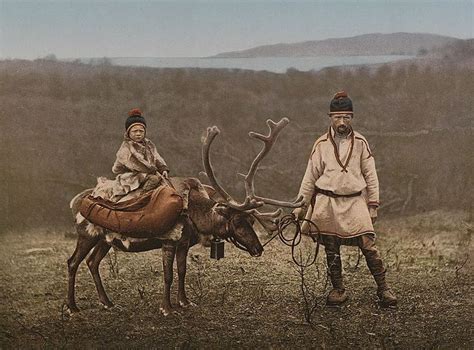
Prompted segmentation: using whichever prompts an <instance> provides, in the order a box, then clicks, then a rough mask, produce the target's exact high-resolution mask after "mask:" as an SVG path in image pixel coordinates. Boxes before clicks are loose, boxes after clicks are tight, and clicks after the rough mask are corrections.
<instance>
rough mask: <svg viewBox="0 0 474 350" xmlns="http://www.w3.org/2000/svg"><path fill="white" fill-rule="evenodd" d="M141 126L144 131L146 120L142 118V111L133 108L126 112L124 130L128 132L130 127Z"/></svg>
mask: <svg viewBox="0 0 474 350" xmlns="http://www.w3.org/2000/svg"><path fill="white" fill-rule="evenodd" d="M136 124H141V125H143V127H144V128H145V129H146V120H145V118H143V115H142V111H141V110H140V109H138V108H134V109H132V110H130V111H129V112H128V118H127V120H126V121H125V130H126V131H127V132H128V131H129V130H130V129H131V128H132V126H134V125H136Z"/></svg>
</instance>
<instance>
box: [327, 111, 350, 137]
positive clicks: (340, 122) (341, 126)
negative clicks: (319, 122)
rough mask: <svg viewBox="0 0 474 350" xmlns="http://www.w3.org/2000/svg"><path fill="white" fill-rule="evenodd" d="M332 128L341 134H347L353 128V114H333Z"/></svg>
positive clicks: (331, 116)
mask: <svg viewBox="0 0 474 350" xmlns="http://www.w3.org/2000/svg"><path fill="white" fill-rule="evenodd" d="M329 118H331V126H332V128H333V129H334V130H335V131H336V132H337V133H338V134H341V135H347V134H348V133H349V131H350V130H351V122H352V114H346V113H340V114H331V115H330V116H329Z"/></svg>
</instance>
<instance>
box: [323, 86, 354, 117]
mask: <svg viewBox="0 0 474 350" xmlns="http://www.w3.org/2000/svg"><path fill="white" fill-rule="evenodd" d="M336 113H337V114H339V113H347V114H353V113H354V110H353V108H352V100H351V99H350V98H349V96H347V92H345V91H339V92H337V93H336V94H335V95H334V97H333V98H332V100H331V104H330V105H329V115H331V114H336Z"/></svg>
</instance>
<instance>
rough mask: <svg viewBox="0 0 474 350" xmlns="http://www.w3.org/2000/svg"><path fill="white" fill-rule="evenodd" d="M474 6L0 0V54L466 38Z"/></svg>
mask: <svg viewBox="0 0 474 350" xmlns="http://www.w3.org/2000/svg"><path fill="white" fill-rule="evenodd" d="M473 12H474V5H473V3H472V1H465V0H460V1H412V2H406V1H395V2H393V1H392V2H387V1H383V0H379V1H377V0H366V1H364V2H355V1H320V2H317V3H312V2H307V1H299V0H292V1H273V0H260V1H245V2H242V1H226V0H220V1H195V2H188V1H180V0H177V1H146V0H132V1H120V2H114V1H107V0H102V1H91V0H72V1H59V0H55V1H37V2H33V1H20V2H17V1H11V0H0V58H2V59H8V58H10V59H12V58H19V59H36V58H42V57H46V56H49V55H54V56H55V57H57V58H59V59H74V58H98V57H110V58H115V57H121V58H126V57H131V58H132V57H133V58H146V57H153V58H188V57H193V58H203V57H210V56H213V55H216V54H219V53H223V52H230V51H241V50H247V49H251V48H254V47H258V46H266V45H276V44H294V43H301V42H307V41H320V40H327V39H336V38H349V37H354V36H359V35H365V34H375V33H380V34H392V33H419V34H434V35H441V36H449V37H453V38H458V39H470V38H472V37H473V35H472V28H473V25H472V24H473V21H472V18H473ZM341 14H342V15H343V16H344V15H345V14H350V15H347V20H346V21H342V23H343V25H340V23H341V20H340V18H341ZM335 24H337V25H335Z"/></svg>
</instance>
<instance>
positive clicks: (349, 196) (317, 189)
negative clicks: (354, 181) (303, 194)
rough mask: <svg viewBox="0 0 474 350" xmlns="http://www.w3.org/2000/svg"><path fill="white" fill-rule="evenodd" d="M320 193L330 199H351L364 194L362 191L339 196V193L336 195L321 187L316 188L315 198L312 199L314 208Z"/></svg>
mask: <svg viewBox="0 0 474 350" xmlns="http://www.w3.org/2000/svg"><path fill="white" fill-rule="evenodd" d="M318 193H321V194H322V195H325V196H328V197H331V198H341V197H342V198H351V197H357V196H360V195H361V194H362V191H359V192H356V193H351V194H337V193H334V192H333V191H329V190H323V189H321V188H319V187H315V189H314V194H313V197H312V198H311V205H312V206H313V208H314V203H315V201H316V195H317V194H318Z"/></svg>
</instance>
